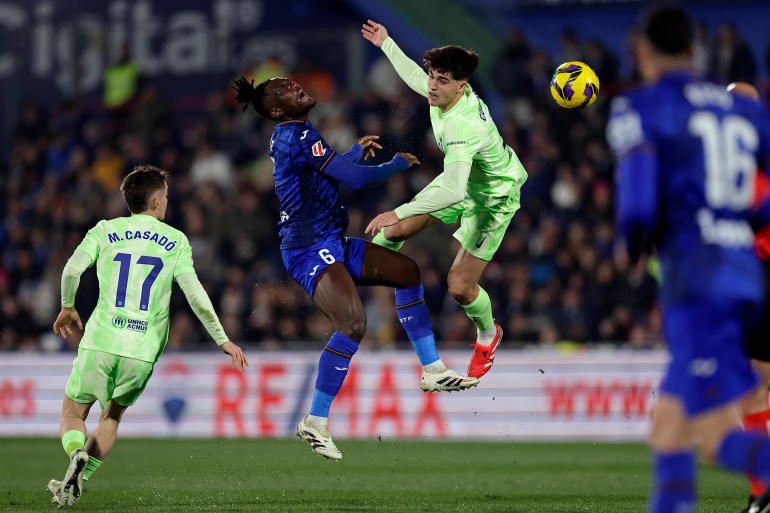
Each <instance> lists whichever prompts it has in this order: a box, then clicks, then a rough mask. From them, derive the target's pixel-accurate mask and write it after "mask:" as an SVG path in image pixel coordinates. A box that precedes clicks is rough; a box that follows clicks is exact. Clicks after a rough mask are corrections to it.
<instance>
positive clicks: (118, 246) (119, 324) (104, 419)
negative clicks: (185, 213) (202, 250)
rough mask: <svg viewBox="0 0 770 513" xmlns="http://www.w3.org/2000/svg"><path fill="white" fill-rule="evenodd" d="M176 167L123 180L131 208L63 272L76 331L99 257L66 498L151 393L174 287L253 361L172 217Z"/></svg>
mask: <svg viewBox="0 0 770 513" xmlns="http://www.w3.org/2000/svg"><path fill="white" fill-rule="evenodd" d="M167 177H168V173H166V171H163V170H161V169H158V168H156V167H153V166H138V167H136V168H135V169H134V171H133V172H132V173H130V174H129V175H128V176H126V178H125V180H123V184H122V185H121V187H120V190H121V192H122V193H123V198H124V199H125V201H126V204H127V205H128V208H129V210H130V211H131V216H129V217H119V218H116V219H110V220H103V221H99V223H97V225H96V226H95V227H93V228H92V229H90V230H89V231H88V233H87V234H86V236H85V238H84V239H83V241H82V242H81V243H80V245H79V246H78V247H77V248H76V249H75V252H74V253H73V255H72V257H70V259H69V261H68V262H67V264H66V266H65V267H64V271H63V273H62V280H61V294H62V309H61V312H60V313H59V316H58V317H57V318H56V321H55V322H54V324H53V331H54V333H56V334H57V335H61V336H62V337H64V338H67V336H68V335H71V334H72V333H73V325H77V327H78V328H80V329H83V324H82V322H81V320H80V315H79V314H78V312H77V310H76V309H75V294H76V292H77V288H78V284H79V282H80V275H81V274H83V272H84V271H85V270H86V269H87V268H89V267H91V266H92V265H94V264H96V272H97V276H98V279H99V300H98V302H97V304H96V308H95V309H94V311H93V314H92V315H91V318H90V319H89V320H88V322H87V323H86V328H85V332H84V334H83V338H82V339H81V341H80V345H79V347H78V356H77V358H75V360H74V361H73V362H72V372H71V373H70V376H69V379H68V381H67V387H66V389H65V396H64V403H63V404H62V418H61V438H62V446H63V447H64V451H65V452H66V453H67V455H68V456H69V458H70V464H69V467H68V468H67V473H66V474H65V476H64V479H63V480H62V481H56V480H51V481H50V482H49V483H48V492H49V493H50V494H51V495H52V496H53V499H52V500H51V501H52V502H53V503H54V504H56V505H58V507H60V508H61V507H64V506H71V505H74V504H75V503H77V502H78V500H79V499H80V495H81V491H82V488H83V481H84V480H88V478H89V477H90V476H91V474H93V473H94V472H95V471H96V469H98V468H99V466H100V465H101V463H102V460H104V458H105V457H106V456H107V454H109V452H110V450H111V449H112V446H113V445H114V444H115V439H116V438H117V435H118V425H119V424H120V420H121V418H122V417H123V413H124V412H125V411H126V408H128V407H129V406H131V405H133V404H134V403H135V402H136V400H137V399H139V396H140V395H141V394H142V392H144V388H145V386H147V382H148V381H149V379H150V376H151V375H152V369H153V366H154V365H155V362H156V361H158V358H160V355H161V353H162V352H163V349H164V348H165V347H166V342H167V341H168V329H169V301H170V299H171V286H172V284H173V282H177V284H179V287H180V288H181V289H182V292H183V293H184V295H185V296H186V297H187V300H188V302H189V303H190V306H191V307H192V309H193V311H194V312H195V314H196V315H197V316H198V319H200V321H201V322H202V323H203V325H204V326H205V327H206V330H207V331H208V332H209V334H210V335H211V337H212V338H213V339H214V340H215V341H216V343H217V344H218V345H219V347H220V348H221V349H222V351H224V352H225V353H226V354H228V355H229V356H230V357H231V359H232V365H233V366H234V367H236V368H238V369H240V370H244V369H245V368H246V366H247V365H248V361H247V359H246V356H245V355H244V354H243V351H241V348H240V347H238V346H237V345H235V344H233V343H232V342H230V341H229V340H228V338H227V335H225V331H224V329H223V328H222V325H221V324H220V322H219V318H218V317H217V314H216V312H215V311H214V307H213V306H212V304H211V300H210V299H209V297H208V295H207V294H206V291H205V290H204V289H203V286H202V285H201V283H200V281H198V277H197V276H196V274H195V269H194V267H193V261H192V248H191V247H190V243H189V242H188V241H187V237H186V236H185V235H184V233H182V232H180V231H179V230H177V229H175V228H172V227H171V226H169V225H167V224H165V223H164V222H163V218H164V217H165V215H166V207H167V206H168V183H167ZM97 400H98V401H99V403H100V406H101V408H102V412H101V415H100V416H99V425H98V426H97V428H96V429H95V430H94V432H93V433H91V436H90V437H88V441H86V424H85V419H86V417H87V416H88V412H89V410H90V409H91V406H93V404H94V403H95V402H96V401H97Z"/></svg>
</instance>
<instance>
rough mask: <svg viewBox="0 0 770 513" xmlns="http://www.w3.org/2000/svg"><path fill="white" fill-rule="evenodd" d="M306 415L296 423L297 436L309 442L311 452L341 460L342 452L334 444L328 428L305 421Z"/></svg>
mask: <svg viewBox="0 0 770 513" xmlns="http://www.w3.org/2000/svg"><path fill="white" fill-rule="evenodd" d="M306 420H307V417H305V418H303V419H302V420H300V421H299V424H297V438H299V439H300V440H303V441H305V442H307V443H308V444H310V447H311V448H312V449H313V452H315V453H317V454H320V455H321V456H323V457H324V458H328V459H330V460H341V459H342V453H341V452H340V450H339V449H337V446H336V445H334V442H333V441H332V437H331V435H330V434H329V430H328V429H326V428H325V427H323V426H314V425H312V424H310V423H308V422H306Z"/></svg>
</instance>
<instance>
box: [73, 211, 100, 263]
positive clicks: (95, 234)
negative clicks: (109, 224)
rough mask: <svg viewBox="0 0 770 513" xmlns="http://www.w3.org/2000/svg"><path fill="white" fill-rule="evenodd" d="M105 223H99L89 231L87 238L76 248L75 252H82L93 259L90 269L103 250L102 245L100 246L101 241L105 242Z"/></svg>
mask: <svg viewBox="0 0 770 513" xmlns="http://www.w3.org/2000/svg"><path fill="white" fill-rule="evenodd" d="M103 235H104V221H99V222H98V223H97V224H96V226H94V227H93V228H91V229H90V230H88V233H86V236H85V237H83V240H82V241H81V242H80V244H79V245H78V247H77V248H75V251H81V252H83V253H85V254H86V255H88V257H89V258H90V259H91V261H90V262H89V264H88V266H89V267H90V266H91V265H93V263H94V262H96V259H97V258H99V253H100V250H101V245H100V244H99V241H100V240H104V237H103Z"/></svg>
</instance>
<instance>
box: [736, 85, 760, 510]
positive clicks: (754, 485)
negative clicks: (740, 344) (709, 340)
mask: <svg viewBox="0 0 770 513" xmlns="http://www.w3.org/2000/svg"><path fill="white" fill-rule="evenodd" d="M727 91H728V92H730V93H732V94H734V95H738V96H743V97H745V98H749V99H751V100H753V101H755V102H757V103H759V101H760V99H759V91H757V90H756V88H755V87H754V86H753V85H751V84H749V83H747V82H733V83H732V84H730V85H728V86H727ZM755 189H756V192H755V195H754V198H755V199H754V202H755V205H756V206H757V207H758V208H759V207H761V205H762V203H764V202H765V201H766V200H767V198H768V197H770V178H768V175H767V174H765V173H762V172H760V173H757V180H756V186H755ZM756 250H757V256H758V257H759V258H760V259H761V260H762V262H763V267H764V275H765V295H766V297H765V307H764V311H763V313H762V321H761V322H760V325H759V327H758V328H757V329H755V330H754V331H753V332H752V333H751V334H750V335H749V337H748V339H747V342H746V352H747V353H748V355H749V358H751V366H752V367H753V368H754V371H755V372H756V373H757V375H759V378H760V381H759V386H758V387H757V388H756V390H755V391H754V392H753V393H751V394H749V395H748V396H746V398H744V400H743V401H741V414H742V415H743V427H744V428H746V430H747V431H753V432H755V433H760V434H763V435H765V436H767V435H768V426H770V406H768V384H770V338H769V337H770V301H768V300H767V299H768V298H767V292H769V291H770V227H762V228H760V230H759V231H758V232H757V233H756ZM748 478H749V483H750V484H751V494H750V495H749V505H748V506H747V507H746V509H745V510H744V512H747V511H748V510H749V508H750V507H751V503H752V502H753V501H754V500H755V499H756V498H757V497H758V496H760V495H761V494H762V493H763V492H764V491H765V489H766V488H767V486H766V484H765V483H764V482H762V481H761V480H759V479H757V478H756V477H754V476H751V475H749V476H748Z"/></svg>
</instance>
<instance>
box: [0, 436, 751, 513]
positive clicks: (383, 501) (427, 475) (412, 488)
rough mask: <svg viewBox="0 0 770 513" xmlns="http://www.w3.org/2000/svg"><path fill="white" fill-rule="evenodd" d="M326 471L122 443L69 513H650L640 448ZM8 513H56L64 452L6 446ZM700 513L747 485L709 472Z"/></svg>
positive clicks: (705, 470)
mask: <svg viewBox="0 0 770 513" xmlns="http://www.w3.org/2000/svg"><path fill="white" fill-rule="evenodd" d="M339 446H340V449H341V450H342V451H343V453H344V455H345V459H344V460H342V461H340V462H332V461H326V460H324V459H323V458H321V457H319V456H317V455H315V454H313V453H312V452H311V451H310V449H309V447H306V446H303V445H302V444H300V442H298V441H295V440H288V439H280V440H265V439H262V440H243V439H227V440H128V439H127V440H119V441H118V443H117V445H116V447H115V449H114V450H113V452H112V454H110V457H109V459H107V460H106V461H105V463H104V465H102V467H101V468H100V469H99V471H98V472H97V473H96V474H95V475H94V477H93V478H92V479H91V480H90V481H89V482H88V483H87V484H86V487H85V492H84V494H83V497H82V498H81V501H80V503H79V504H78V505H77V506H76V507H75V508H72V509H73V511H82V512H87V511H116V512H118V511H120V512H122V511H141V512H145V511H157V512H171V511H185V512H189V511H259V512H272V511H287V512H288V511H290V512H292V513H300V512H313V513H317V512H325V511H356V512H358V511H364V512H366V511H389V512H390V511H399V512H410V513H412V512H427V511H438V512H445V511H446V512H449V511H467V512H473V513H478V512H502V511H506V512H521V513H524V512H526V513H530V512H540V511H543V512H561V513H576V512H590V513H601V512H613V513H615V512H619V513H622V512H632V511H633V512H643V511H645V504H646V495H647V490H648V487H649V455H648V452H647V449H646V448H645V447H644V446H643V445H641V444H611V443H607V444H594V443H583V444H576V443H569V444H568V443H549V444H534V443H514V442H497V443H491V442H490V443H474V442H434V441H431V442H428V441H410V442H397V441H388V440H384V441H377V440H372V441H345V440H342V441H340V443H339ZM0 454H2V456H3V465H2V466H0V483H1V485H0V510H2V511H13V512H25V511H53V510H55V507H54V506H53V505H51V504H49V498H48V495H47V494H46V493H45V490H44V488H45V485H46V483H47V482H48V479H50V478H52V477H55V478H57V479H61V477H62V476H63V474H64V471H65V469H66V458H65V456H64V452H63V451H62V449H61V445H60V443H59V441H58V440H51V439H0ZM699 474H700V496H701V504H700V509H699V510H698V511H699V512H709V513H711V512H714V513H719V512H725V513H728V512H729V513H737V512H738V511H740V509H741V508H742V507H743V505H744V501H745V496H746V494H747V493H748V485H747V484H746V483H745V482H744V480H743V479H742V478H741V477H740V476H732V475H728V474H727V473H725V472H722V471H719V470H715V469H712V468H710V467H707V466H701V468H700V470H699Z"/></svg>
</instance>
